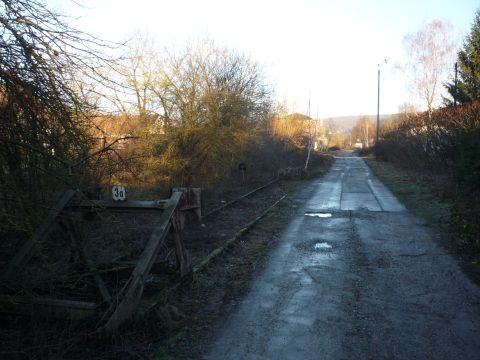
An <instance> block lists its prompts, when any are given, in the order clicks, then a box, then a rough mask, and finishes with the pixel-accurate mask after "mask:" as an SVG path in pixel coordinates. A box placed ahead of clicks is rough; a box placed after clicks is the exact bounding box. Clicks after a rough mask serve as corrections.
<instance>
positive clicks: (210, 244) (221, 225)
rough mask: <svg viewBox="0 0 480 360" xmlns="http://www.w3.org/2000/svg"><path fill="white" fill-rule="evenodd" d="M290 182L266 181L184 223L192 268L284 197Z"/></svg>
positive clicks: (203, 262)
mask: <svg viewBox="0 0 480 360" xmlns="http://www.w3.org/2000/svg"><path fill="white" fill-rule="evenodd" d="M292 186H293V184H292V183H290V182H287V181H283V180H278V179H275V180H273V181H270V182H268V183H267V184H265V185H263V186H260V187H258V188H256V189H253V190H251V191H248V192H247V193H245V194H243V195H241V196H239V197H237V198H236V199H234V200H232V201H229V202H227V203H225V204H222V205H221V206H219V207H216V208H213V209H211V210H210V211H208V212H207V214H206V215H205V216H204V217H203V219H202V223H201V224H192V225H190V226H187V227H186V229H185V231H184V241H185V245H186V247H187V250H188V251H189V253H190V255H191V257H192V263H193V266H194V267H195V268H197V269H198V268H199V266H200V264H205V261H206V260H207V259H209V258H210V257H211V256H212V253H213V252H218V251H219V250H221V249H223V248H224V247H225V246H226V244H227V243H228V242H229V241H232V240H233V239H235V238H236V237H237V236H238V234H239V233H240V232H244V231H246V230H247V229H248V228H250V227H251V226H252V225H253V224H254V223H255V222H256V221H258V219H259V218H261V217H263V216H265V215H266V214H267V213H268V212H269V211H270V210H272V209H273V207H272V205H274V204H277V203H278V202H279V200H280V199H283V198H284V197H285V195H286V193H287V192H288V191H289V190H290V189H291V187H292Z"/></svg>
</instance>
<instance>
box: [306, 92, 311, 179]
mask: <svg viewBox="0 0 480 360" xmlns="http://www.w3.org/2000/svg"><path fill="white" fill-rule="evenodd" d="M307 113H308V120H307V121H308V145H307V160H305V170H307V168H308V161H309V160H310V152H311V151H312V129H311V120H310V93H308V111H307Z"/></svg>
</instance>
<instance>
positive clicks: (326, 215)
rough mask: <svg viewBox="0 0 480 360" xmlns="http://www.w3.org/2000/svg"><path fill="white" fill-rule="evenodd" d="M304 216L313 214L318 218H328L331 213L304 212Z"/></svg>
mask: <svg viewBox="0 0 480 360" xmlns="http://www.w3.org/2000/svg"><path fill="white" fill-rule="evenodd" d="M305 216H313V217H319V218H329V217H332V214H331V213H322V212H306V213H305Z"/></svg>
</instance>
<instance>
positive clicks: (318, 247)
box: [314, 242, 332, 250]
mask: <svg viewBox="0 0 480 360" xmlns="http://www.w3.org/2000/svg"><path fill="white" fill-rule="evenodd" d="M314 248H315V250H329V249H331V248H332V245H330V244H328V243H326V242H321V243H316V244H315V246H314Z"/></svg>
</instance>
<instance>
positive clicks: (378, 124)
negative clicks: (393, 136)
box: [375, 59, 387, 162]
mask: <svg viewBox="0 0 480 360" xmlns="http://www.w3.org/2000/svg"><path fill="white" fill-rule="evenodd" d="M384 61H385V64H386V63H387V59H385V60H384ZM382 63H383V61H382V62H381V63H380V64H378V65H377V74H378V76H377V79H378V84H377V139H376V140H375V160H376V161H377V162H378V138H379V136H378V135H379V131H380V65H381V64H382Z"/></svg>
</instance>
